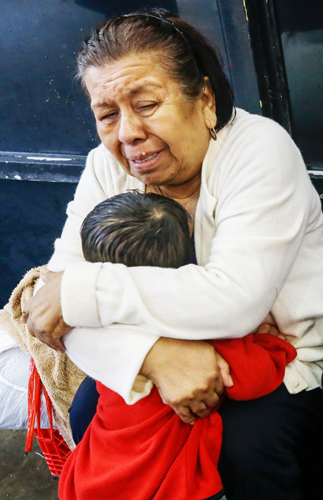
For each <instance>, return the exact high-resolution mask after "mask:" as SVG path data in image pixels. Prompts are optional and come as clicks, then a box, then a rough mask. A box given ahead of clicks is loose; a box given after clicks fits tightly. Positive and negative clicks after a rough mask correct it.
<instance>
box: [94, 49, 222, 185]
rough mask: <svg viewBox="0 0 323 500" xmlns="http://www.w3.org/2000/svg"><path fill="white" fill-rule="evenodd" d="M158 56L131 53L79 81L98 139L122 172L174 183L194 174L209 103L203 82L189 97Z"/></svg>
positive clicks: (211, 122) (209, 121)
mask: <svg viewBox="0 0 323 500" xmlns="http://www.w3.org/2000/svg"><path fill="white" fill-rule="evenodd" d="M159 58H160V57H158V53H154V54H135V55H133V56H129V57H125V58H123V59H121V60H119V61H117V62H114V63H111V64H107V65H105V66H103V67H99V68H96V67H90V68H89V69H88V70H87V72H86V74H85V83H86V87H87V89H88V92H89V94H90V98H91V107H92V110H93V112H94V115H95V118H96V124H97V130H98V134H99V136H100V139H101V140H102V142H103V144H104V145H105V146H106V148H107V149H108V150H109V151H110V152H111V153H112V154H113V155H114V156H115V157H116V159H117V160H118V161H119V162H120V163H121V165H122V166H123V168H124V169H125V170H126V172H128V173H129V174H130V175H132V176H134V177H136V178H137V179H139V180H141V181H142V182H144V183H145V184H146V185H153V186H164V185H165V186H167V185H180V184H184V183H186V182H188V181H189V180H191V179H193V178H194V177H195V176H196V175H197V174H199V172H200V169H201V165H202V162H203V159H204V156H205V154H206V151H207V148H208V145H209V138H210V135H209V131H208V128H211V127H213V126H215V124H216V115H215V106H214V100H213V96H212V94H211V92H210V91H209V85H208V82H206V87H205V90H204V91H203V92H202V94H201V96H200V97H199V98H198V99H196V100H189V99H187V98H186V97H185V96H184V95H183V93H182V92H181V90H180V87H179V85H178V84H177V83H176V82H175V81H174V80H173V79H172V78H170V77H169V76H168V74H167V73H166V72H165V70H164V68H163V67H162V66H161V65H160V64H159V63H158V59H159Z"/></svg>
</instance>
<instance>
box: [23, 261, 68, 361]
mask: <svg viewBox="0 0 323 500" xmlns="http://www.w3.org/2000/svg"><path fill="white" fill-rule="evenodd" d="M62 276H63V273H62V272H60V273H52V272H50V271H48V270H47V269H46V268H43V269H42V270H41V278H42V280H43V281H45V283H46V284H45V286H43V287H42V288H40V289H39V290H38V292H37V293H36V294H35V295H34V296H33V297H32V298H31V299H30V300H28V301H27V302H26V304H25V307H24V310H23V313H22V321H23V322H24V323H26V324H27V327H28V330H29V333H30V334H31V335H33V336H34V337H37V338H38V339H39V340H40V341H41V342H44V344H47V345H48V346H49V347H52V348H53V349H55V350H56V351H58V352H65V346H64V344H63V341H62V340H61V337H62V336H63V335H64V334H65V333H66V332H68V331H69V330H71V327H70V326H69V325H67V324H66V323H65V322H64V320H63V316H62V309H61V281H62Z"/></svg>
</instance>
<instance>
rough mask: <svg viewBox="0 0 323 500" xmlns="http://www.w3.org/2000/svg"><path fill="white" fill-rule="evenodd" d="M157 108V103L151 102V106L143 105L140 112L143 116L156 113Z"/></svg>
mask: <svg viewBox="0 0 323 500" xmlns="http://www.w3.org/2000/svg"><path fill="white" fill-rule="evenodd" d="M156 107H157V103H156V102H151V103H149V104H142V105H140V106H139V107H138V109H139V112H140V113H142V114H146V113H147V114H149V113H150V112H152V111H154V109H155V108H156Z"/></svg>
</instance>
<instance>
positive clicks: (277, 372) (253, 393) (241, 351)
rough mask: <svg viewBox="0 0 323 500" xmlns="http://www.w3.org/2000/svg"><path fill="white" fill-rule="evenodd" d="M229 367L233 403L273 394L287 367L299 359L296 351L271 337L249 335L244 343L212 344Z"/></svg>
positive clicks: (284, 342)
mask: <svg viewBox="0 0 323 500" xmlns="http://www.w3.org/2000/svg"><path fill="white" fill-rule="evenodd" d="M211 343H212V345H213V346H214V348H215V349H216V350H217V351H218V353H219V354H220V355H221V356H223V358H224V359H225V360H226V361H227V362H228V363H229V365H230V368H231V372H230V373H231V376H232V379H233V382H234V385H233V387H230V388H228V389H227V390H226V393H227V395H228V396H229V397H230V398H232V399H237V400H247V399H256V398H259V397H261V396H265V395H266V394H269V393H270V392H273V391H274V390H275V389H277V387H278V386H279V385H280V384H281V383H282V382H283V379H284V375H285V367H286V365H288V363H290V362H291V361H293V359H295V358H296V354H297V353H296V349H295V348H294V347H293V346H292V345H291V344H289V343H288V342H286V341H285V340H282V339H281V338H278V337H276V336H274V335H270V334H255V335H253V334H251V333H250V334H249V335H247V336H245V337H242V338H240V339H230V340H217V341H213V340H212V341H211Z"/></svg>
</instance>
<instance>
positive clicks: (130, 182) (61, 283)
mask: <svg viewBox="0 0 323 500" xmlns="http://www.w3.org/2000/svg"><path fill="white" fill-rule="evenodd" d="M78 65H79V74H80V77H81V78H82V81H83V83H84V85H85V87H86V89H87V92H88V94H89V97H90V101H91V107H92V109H93V112H94V115H95V119H96V124H97V130H98V134H99V136H100V138H101V140H102V144H101V145H100V146H99V147H98V148H97V149H95V150H94V151H92V152H91V153H90V155H89V158H88V162H87V166H86V169H85V171H84V173H83V175H82V178H81V180H80V183H79V186H78V188H77V191H76V195H75V198H74V201H73V202H71V203H70V204H69V207H68V219H67V222H66V225H65V227H64V230H63V234H62V237H61V239H60V240H58V241H57V242H56V248H55V253H54V255H53V257H52V259H51V261H50V263H49V266H48V268H49V270H51V271H55V272H56V273H53V274H49V275H47V277H45V278H44V279H45V281H47V283H46V285H45V286H44V287H43V288H41V289H40V290H39V291H38V292H37V294H36V295H35V296H34V298H33V299H32V300H31V301H30V302H29V304H28V305H27V307H26V310H25V320H26V321H27V324H28V327H29V329H30V331H31V332H33V333H34V334H35V335H36V336H37V337H38V338H39V339H41V340H43V341H44V342H46V343H48V344H49V345H51V346H53V347H54V348H56V349H58V350H63V349H64V346H63V343H62V341H61V336H62V335H63V334H65V333H66V332H67V331H69V330H70V329H71V327H72V326H73V327H76V328H74V329H73V330H72V331H71V332H70V333H68V335H67V336H66V337H65V340H64V341H65V344H66V347H67V352H68V354H69V355H70V356H71V358H72V359H74V360H75V361H76V362H77V364H78V365H79V366H80V367H81V368H82V369H84V370H85V371H86V372H87V373H89V374H90V375H91V376H93V377H94V378H96V379H98V380H100V381H101V382H103V383H104V384H106V385H107V386H108V387H110V388H112V389H113V390H115V391H116V392H118V393H119V394H121V395H122V396H123V397H124V399H125V400H126V401H127V402H128V403H132V402H135V401H136V400H137V399H138V398H139V397H140V394H139V393H138V390H137V391H135V390H134V389H133V383H134V380H135V379H136V376H137V374H138V372H141V373H142V374H143V375H145V376H146V377H147V378H148V379H151V380H152V381H153V382H154V383H155V384H156V385H157V387H158V389H159V391H160V393H161V395H162V397H163V399H164V401H165V402H166V403H167V404H170V405H171V406H172V407H173V408H174V409H175V411H176V412H177V413H178V414H179V415H180V416H181V418H182V419H183V420H184V421H185V422H193V421H194V420H195V419H196V418H197V416H205V415H207V414H208V412H209V411H210V408H212V407H213V406H214V405H215V404H216V402H217V400H218V395H219V394H221V393H222V391H223V388H224V385H226V386H229V385H230V384H231V381H230V376H229V367H228V366H227V365H226V363H225V361H224V360H223V359H222V358H221V357H220V356H219V355H218V354H217V353H216V352H215V350H214V349H213V348H212V346H210V345H209V344H208V343H206V342H204V341H203V340H204V339H210V338H233V337H242V336H245V335H246V334H247V333H248V332H249V331H252V330H254V329H256V328H257V327H258V325H259V324H260V323H262V322H264V320H265V318H266V320H265V322H267V323H274V322H276V323H277V325H278V327H279V330H280V331H281V332H283V333H284V334H285V335H286V336H287V338H288V339H289V340H290V342H292V343H293V344H294V346H295V347H296V348H297V350H298V357H297V359H296V360H295V361H293V362H292V363H291V364H290V365H289V366H288V367H287V369H286V374H285V379H284V385H282V386H280V387H279V388H278V389H277V390H276V391H274V392H273V393H272V394H270V395H268V396H265V397H263V398H260V399H257V400H254V401H250V402H229V401H227V402H226V403H225V404H223V406H222V410H221V414H222V418H223V425H224V439H223V450H222V455H221V463H220V466H221V468H220V472H221V474H222V478H223V482H224V486H225V489H226V492H227V497H228V499H234V500H235V499H243V500H248V499H250V500H251V499H252V500H259V499H260V498H261V499H262V500H266V499H268V500H273V499H275V500H287V499H288V500H290V499H291V498H293V499H294V500H299V499H302V498H305V497H304V496H303V493H302V488H301V480H300V467H301V458H302V456H301V454H302V453H303V449H302V448H301V444H302V442H303V440H304V436H305V435H306V434H305V433H306V432H309V429H310V432H312V435H311V436H312V437H313V433H314V432H319V431H318V429H319V425H317V422H316V420H317V419H318V416H320V418H322V395H321V391H320V389H319V387H320V380H321V375H322V367H323V302H322V298H321V297H322V294H323V279H322V278H323V218H322V214H321V207H320V201H319V198H318V196H317V194H316V192H315V190H314V188H313V187H312V185H311V182H310V180H309V178H308V176H307V173H306V169H305V166H304V163H303V161H302V158H301V155H300V153H299V151H298V149H297V148H296V146H295V144H294V143H293V141H292V140H291V139H290V137H289V136H288V134H287V133H286V132H285V131H284V130H283V129H282V128H281V127H280V126H279V125H277V124H276V123H274V122H272V121H271V120H268V119H265V118H262V117H259V116H253V115H250V114H248V113H246V112H245V111H242V110H237V112H236V114H235V113H234V109H233V102H232V93H231V90H230V87H229V85H228V82H227V80H226V78H225V75H224V73H223V71H222V69H221V67H220V64H219V62H218V58H217V56H216V53H215V52H214V50H213V49H212V48H211V47H210V46H209V45H208V44H207V42H206V41H205V39H204V38H203V37H202V36H201V35H200V34H199V33H198V32H196V31H195V30H194V29H193V28H192V27H191V26H189V25H188V24H186V23H185V22H184V21H182V20H180V19H179V18H176V17H171V16H168V15H167V14H162V13H156V12H154V13H148V14H141V13H137V14H133V15H127V16H121V17H118V18H115V19H112V20H110V21H108V22H107V23H105V24H104V25H103V26H101V27H99V28H97V30H96V31H95V32H94V33H93V34H92V36H91V37H90V38H89V39H87V40H86V42H85V43H84V46H83V48H82V50H81V52H80V54H79V57H78ZM132 188H136V189H139V190H141V191H146V192H155V193H160V194H163V195H166V196H168V197H170V198H173V199H175V200H176V201H178V202H179V203H181V204H182V205H183V206H184V207H185V208H186V209H187V210H188V212H189V213H190V215H191V217H192V219H193V221H194V227H192V231H194V241H195V248H196V258H197V263H198V266H194V265H188V266H184V267H182V268H180V269H160V268H153V267H149V268H148V267H138V268H126V267H125V266H123V265H119V264H111V263H104V264H101V263H88V262H84V259H83V257H82V250H81V244H80V236H79V229H80V226H81V223H82V221H83V219H84V217H85V216H86V215H87V214H88V213H89V211H90V210H91V209H92V208H93V207H94V206H95V205H96V204H97V203H98V202H100V201H102V200H104V199H105V198H107V197H110V196H113V195H115V194H117V193H120V192H124V191H127V190H128V189H132ZM63 271H64V272H63ZM147 383H148V381H147ZM142 391H143V393H144V391H145V384H144V383H143V387H142ZM139 392H140V391H139ZM138 394H139V395H138ZM319 412H320V413H319ZM308 436H309V434H307V437H308ZM303 458H304V457H303ZM310 458H311V459H312V462H315V460H314V458H315V457H313V455H312V456H311V457H310ZM315 465H316V464H315V463H314V464H312V470H314V471H315ZM306 498H309V497H308V496H307V497H306ZM311 498H314V495H312V496H311Z"/></svg>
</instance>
